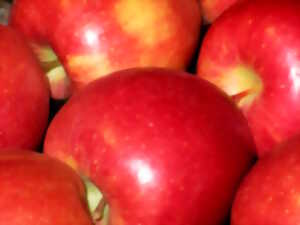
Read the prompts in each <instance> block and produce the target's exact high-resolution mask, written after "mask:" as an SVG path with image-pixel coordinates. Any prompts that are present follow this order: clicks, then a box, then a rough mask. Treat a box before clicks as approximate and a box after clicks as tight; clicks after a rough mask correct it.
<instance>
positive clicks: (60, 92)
mask: <svg viewBox="0 0 300 225" xmlns="http://www.w3.org/2000/svg"><path fill="white" fill-rule="evenodd" d="M46 76H47V78H48V81H49V84H50V91H51V97H52V98H54V99H67V98H68V97H70V95H71V81H70V79H69V77H68V76H67V75H66V72H65V70H64V68H63V67H62V66H57V67H55V68H52V69H51V70H50V71H48V72H47V74H46Z"/></svg>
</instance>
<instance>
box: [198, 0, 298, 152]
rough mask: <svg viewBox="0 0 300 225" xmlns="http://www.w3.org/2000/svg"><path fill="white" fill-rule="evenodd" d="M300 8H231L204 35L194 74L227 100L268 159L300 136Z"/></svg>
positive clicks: (270, 4) (259, 0)
mask: <svg viewBox="0 0 300 225" xmlns="http://www.w3.org/2000/svg"><path fill="white" fill-rule="evenodd" d="M299 10H300V2H299V1H297V0H285V1H280V0H274V1H273V0H272V1H271V0H253V1H244V2H242V3H237V4H235V5H234V6H233V7H232V8H230V9H229V10H228V11H226V12H225V13H224V14H223V15H222V16H221V17H220V18H219V19H218V20H217V21H216V22H215V23H214V24H213V25H212V26H211V28H210V29H209V31H208V32H207V34H206V36H205V38H204V41H203V44H202V47H201V50H200V54H199V59H198V65H197V74H198V75H199V76H200V77H202V78H204V79H206V80H208V81H210V82H212V83H214V84H215V85H217V86H218V87H219V88H221V89H223V90H224V91H225V92H226V93H227V94H228V95H230V96H232V97H233V98H234V99H235V100H236V103H237V104H238V105H239V107H240V108H241V109H242V110H243V112H244V115H245V116H246V118H247V120H248V122H249V125H250V128H251V130H252V133H253V135H254V139H255V142H256V145H257V154H258V156H262V155H264V154H267V153H268V152H269V151H270V150H271V149H272V147H273V146H274V145H276V144H277V143H279V142H281V141H284V140H286V139H288V138H290V137H292V136H293V135H295V134H297V133H299V131H300V92H299V90H300V89H299V87H300V86H299V81H300V80H299V71H300V64H299V61H300V15H299Z"/></svg>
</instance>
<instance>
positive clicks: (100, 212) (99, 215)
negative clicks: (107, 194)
mask: <svg viewBox="0 0 300 225" xmlns="http://www.w3.org/2000/svg"><path fill="white" fill-rule="evenodd" d="M105 206H106V201H105V200H104V198H102V199H101V200H100V202H99V204H98V206H97V208H96V209H95V210H94V212H93V220H94V221H95V222H97V221H99V220H101V219H103V217H104V209H105Z"/></svg>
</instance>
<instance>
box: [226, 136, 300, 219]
mask: <svg viewBox="0 0 300 225" xmlns="http://www.w3.org/2000/svg"><path fill="white" fill-rule="evenodd" d="M299 171H300V136H297V137H293V138H292V139H289V140H287V141H286V142H285V143H281V144H280V145H279V146H276V147H275V148H274V150H273V151H272V153H271V154H268V155H267V156H265V157H263V158H261V159H259V160H258V162H257V164H256V165H255V166H254V167H253V169H252V170H251V171H250V173H249V174H248V175H247V176H246V178H245V180H244V181H243V182H242V185H241V187H240V188H239V191H238V193H237V195H236V199H235V201H234V205H233V209H232V221H231V225H258V224H272V225H295V224H299V223H300V205H299V199H300V198H299V196H300V173H299Z"/></svg>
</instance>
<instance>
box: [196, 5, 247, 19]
mask: <svg viewBox="0 0 300 225" xmlns="http://www.w3.org/2000/svg"><path fill="white" fill-rule="evenodd" d="M240 1H242V0H199V2H200V6H201V12H202V16H203V19H204V22H205V23H207V24H212V23H213V22H214V21H215V20H216V19H217V18H218V17H219V16H220V15H222V13H224V12H225V11H226V10H227V9H228V8H229V7H231V6H232V5H233V4H235V3H236V2H240Z"/></svg>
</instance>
